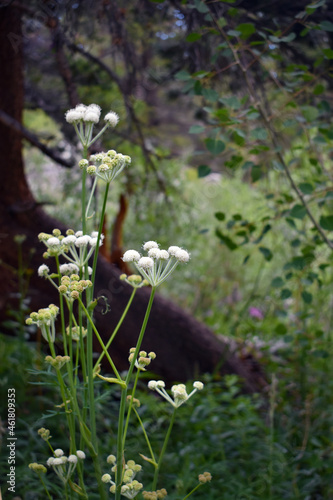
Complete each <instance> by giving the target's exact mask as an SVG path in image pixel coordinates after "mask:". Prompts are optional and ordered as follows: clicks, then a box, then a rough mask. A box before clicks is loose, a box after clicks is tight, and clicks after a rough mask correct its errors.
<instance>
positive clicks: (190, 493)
mask: <svg viewBox="0 0 333 500" xmlns="http://www.w3.org/2000/svg"><path fill="white" fill-rule="evenodd" d="M200 486H202V483H199V484H197V485H196V487H195V488H193V490H191V491H190V492H189V494H188V495H186V497H184V498H183V500H186V498H189V497H190V496H191V495H193V493H194V492H195V491H197V489H199V488H200Z"/></svg>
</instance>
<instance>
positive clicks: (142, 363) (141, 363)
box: [128, 347, 156, 371]
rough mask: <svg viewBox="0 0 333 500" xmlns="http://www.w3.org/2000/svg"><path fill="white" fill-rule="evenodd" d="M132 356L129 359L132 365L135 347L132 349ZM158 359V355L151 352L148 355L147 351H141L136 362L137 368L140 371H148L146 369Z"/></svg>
mask: <svg viewBox="0 0 333 500" xmlns="http://www.w3.org/2000/svg"><path fill="white" fill-rule="evenodd" d="M129 352H130V355H129V357H128V361H129V362H130V363H132V361H133V359H134V353H135V347H131V349H130V351H129ZM155 358H156V354H155V353H154V352H150V353H148V354H147V352H146V351H140V352H139V357H138V359H136V360H135V366H136V368H137V369H138V370H141V371H146V367H147V366H149V365H150V363H151V361H152V360H153V359H155Z"/></svg>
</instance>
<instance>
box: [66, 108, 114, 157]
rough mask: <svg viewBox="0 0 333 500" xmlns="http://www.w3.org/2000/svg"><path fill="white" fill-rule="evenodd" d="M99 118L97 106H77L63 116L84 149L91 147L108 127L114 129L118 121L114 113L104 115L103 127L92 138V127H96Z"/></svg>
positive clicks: (99, 109) (99, 110)
mask: <svg viewBox="0 0 333 500" xmlns="http://www.w3.org/2000/svg"><path fill="white" fill-rule="evenodd" d="M100 116H101V108H100V107H99V106H98V105H97V104H90V106H85V105H84V104H78V105H77V106H76V107H75V108H73V109H69V110H68V111H67V112H66V114H65V119H66V121H67V123H70V124H72V125H73V126H74V128H75V131H76V133H77V136H78V138H79V140H80V142H81V144H82V145H83V146H84V147H87V148H88V147H89V146H91V145H92V144H93V143H94V142H95V141H96V140H97V139H98V138H99V137H100V136H101V135H102V134H103V133H104V132H105V130H106V129H107V128H108V127H115V126H116V125H117V123H118V121H119V116H118V115H117V113H115V112H114V111H110V112H109V113H107V114H106V115H105V118H104V121H105V126H104V127H103V129H102V130H101V131H100V132H99V133H98V134H97V135H96V136H95V137H94V138H92V133H93V128H94V125H97V124H98V122H99V120H100Z"/></svg>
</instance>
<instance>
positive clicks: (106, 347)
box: [94, 288, 137, 370]
mask: <svg viewBox="0 0 333 500" xmlns="http://www.w3.org/2000/svg"><path fill="white" fill-rule="evenodd" d="M136 290H137V289H136V288H133V292H132V294H131V296H130V298H129V301H128V303H127V306H126V308H125V310H124V312H123V314H122V316H121V318H120V320H119V321H118V324H117V326H116V328H115V329H114V331H113V333H112V335H111V337H110V338H109V340H108V341H107V344H106V345H105V349H106V350H108V349H109V347H110V345H111V342H112V341H113V339H114V338H115V336H116V335H117V333H118V330H119V328H120V327H121V325H122V323H123V321H124V319H125V317H126V315H127V312H128V310H129V308H130V306H131V304H132V301H133V299H134V295H135V292H136ZM103 357H104V351H103V352H102V353H101V354H100V356H99V358H98V360H97V361H96V363H95V366H94V370H96V368H97V367H98V365H99V364H100V362H101V361H102V359H103Z"/></svg>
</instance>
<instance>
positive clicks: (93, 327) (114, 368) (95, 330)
mask: <svg viewBox="0 0 333 500" xmlns="http://www.w3.org/2000/svg"><path fill="white" fill-rule="evenodd" d="M78 300H79V304H80V306H81V307H82V309H83V311H84V313H85V315H86V316H87V318H88V321H89V323H90V325H91V328H92V329H93V331H94V333H95V335H96V337H97V340H98V341H99V343H100V345H101V347H102V349H103V351H104V354H105V355H106V357H107V358H108V361H109V363H110V365H111V367H112V369H113V371H114V373H115V375H116V377H117V379H118V380H119V382H121V383H122V384H123V380H122V378H121V377H120V375H119V373H118V370H117V368H116V366H115V364H114V362H113V361H112V359H111V357H110V354H109V353H108V351H107V350H106V348H105V345H104V342H103V340H102V338H101V336H100V334H99V333H98V330H97V328H96V326H95V325H94V322H93V320H92V319H91V316H90V314H89V313H88V311H87V309H86V307H85V306H84V304H83V302H82V300H81V297H79V299H78ZM92 375H93V373H91V376H92ZM89 376H90V373H89V372H88V378H89Z"/></svg>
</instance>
